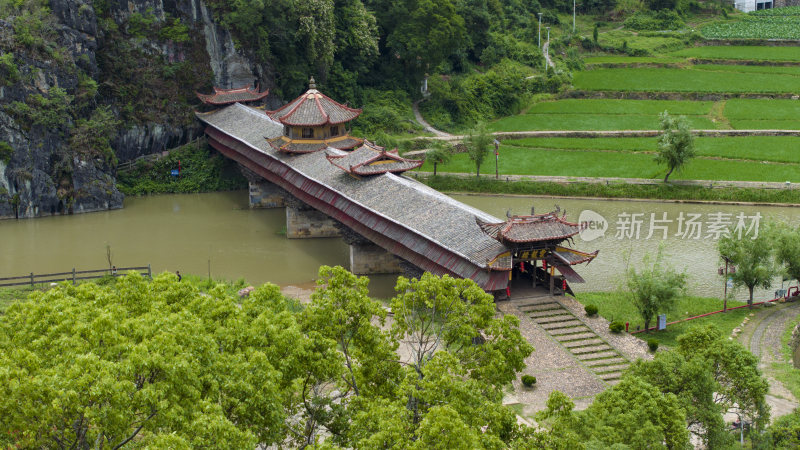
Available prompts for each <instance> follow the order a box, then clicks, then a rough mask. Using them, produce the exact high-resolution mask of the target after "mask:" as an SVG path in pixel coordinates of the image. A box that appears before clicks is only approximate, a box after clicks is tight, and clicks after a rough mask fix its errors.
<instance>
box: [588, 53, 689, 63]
mask: <svg viewBox="0 0 800 450" xmlns="http://www.w3.org/2000/svg"><path fill="white" fill-rule="evenodd" d="M685 61H686V58H679V57H674V56H619V55H611V56H588V57H586V58H584V59H583V62H584V63H586V64H587V65H593V64H680V63H683V62H685Z"/></svg>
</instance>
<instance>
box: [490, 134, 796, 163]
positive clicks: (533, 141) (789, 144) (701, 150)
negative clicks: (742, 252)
mask: <svg viewBox="0 0 800 450" xmlns="http://www.w3.org/2000/svg"><path fill="white" fill-rule="evenodd" d="M506 148H528V149H574V150H613V151H617V152H655V151H656V149H657V148H658V138H655V137H651V138H527V139H515V140H510V139H509V140H506V141H503V143H502V145H501V147H500V152H501V155H502V156H506V152H505V150H506ZM695 149H696V150H697V154H698V155H699V156H707V157H715V158H727V159H746V160H753V161H772V162H787V163H800V137H793V136H732V137H698V138H696V139H695Z"/></svg>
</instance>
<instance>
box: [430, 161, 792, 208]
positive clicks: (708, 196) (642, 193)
mask: <svg viewBox="0 0 800 450" xmlns="http://www.w3.org/2000/svg"><path fill="white" fill-rule="evenodd" d="M487 167H488V166H487ZM421 181H423V182H424V183H426V184H427V185H428V186H430V187H432V188H434V189H437V190H439V191H443V192H469V193H480V194H514V195H547V196H556V197H598V198H641V199H654V200H700V201H720V202H752V203H788V204H800V190H798V189H751V188H719V189H716V188H715V189H710V188H707V187H704V186H676V185H674V184H669V183H659V184H653V185H638V184H625V183H609V184H596V183H569V184H566V183H548V182H533V181H505V180H503V179H501V180H495V179H494V178H493V177H492V178H490V177H482V178H477V177H469V178H461V177H454V176H448V175H439V176H435V177H433V176H429V177H423V178H421Z"/></svg>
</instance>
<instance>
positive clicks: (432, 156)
mask: <svg viewBox="0 0 800 450" xmlns="http://www.w3.org/2000/svg"><path fill="white" fill-rule="evenodd" d="M451 157H452V153H450V149H449V148H448V146H447V144H442V143H441V142H436V143H435V144H434V147H433V149H432V150H430V151H429V152H427V153H425V160H426V161H430V162H431V163H432V164H433V174H434V175H436V166H438V165H439V164H447V163H448V162H450V158H451Z"/></svg>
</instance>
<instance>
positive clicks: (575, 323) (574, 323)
mask: <svg viewBox="0 0 800 450" xmlns="http://www.w3.org/2000/svg"><path fill="white" fill-rule="evenodd" d="M540 326H541V327H542V328H544V329H545V330H548V331H549V330H555V329H558V328H572V327H580V326H585V325H583V322H581V321H580V320H577V319H572V320H562V321H560V322H550V323H543V324H541V325H540Z"/></svg>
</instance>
